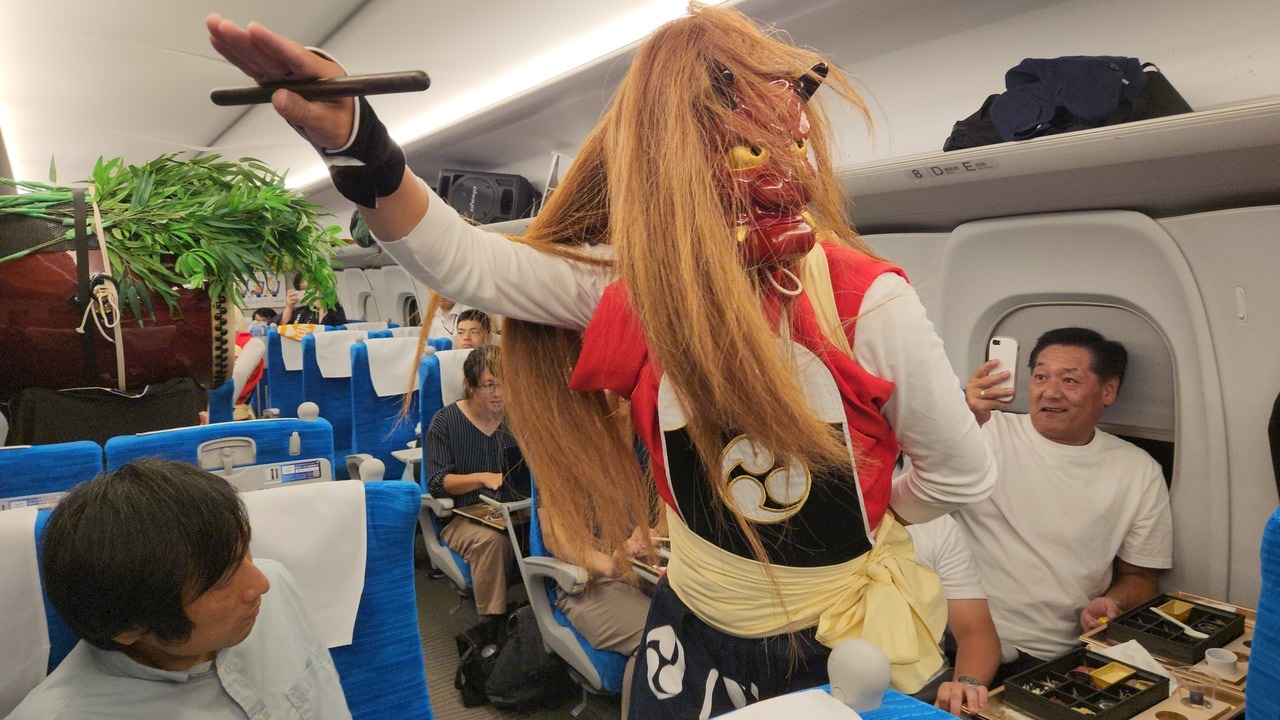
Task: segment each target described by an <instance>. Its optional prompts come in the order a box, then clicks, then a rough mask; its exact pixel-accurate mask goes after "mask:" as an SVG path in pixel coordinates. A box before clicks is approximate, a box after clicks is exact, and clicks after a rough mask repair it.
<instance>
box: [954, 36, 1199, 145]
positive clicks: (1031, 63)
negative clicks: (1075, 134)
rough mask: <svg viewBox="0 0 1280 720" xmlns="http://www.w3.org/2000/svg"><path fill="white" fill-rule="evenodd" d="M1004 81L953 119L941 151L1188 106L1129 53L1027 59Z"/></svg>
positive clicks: (1161, 114) (1146, 117)
mask: <svg viewBox="0 0 1280 720" xmlns="http://www.w3.org/2000/svg"><path fill="white" fill-rule="evenodd" d="M1005 87H1006V88H1007V90H1006V91H1005V92H1004V93H1001V94H999V95H991V96H990V97H988V98H987V99H986V100H985V101H984V102H983V103H982V107H981V108H979V109H978V111H977V112H975V113H974V114H973V115H970V116H969V117H967V118H965V119H964V120H960V121H958V122H956V124H955V126H954V127H952V129H951V135H950V137H948V138H947V140H946V142H945V143H943V146H942V149H943V150H944V151H950V150H961V149H964V148H971V147H979V146H982V145H991V144H994V143H999V142H1008V141H1011V140H1026V139H1029V138H1033V137H1041V136H1043V135H1053V134H1056V133H1063V132H1070V131H1072V130H1085V129H1088V128H1096V127H1103V126H1108V125H1118V124H1120V123H1126V122H1134V121H1137V120H1149V119H1151V118H1157V117H1164V116H1166V115H1179V114H1181V113H1187V112H1191V106H1190V105H1188V104H1187V101H1186V100H1184V99H1183V98H1182V95H1180V94H1178V91H1177V90H1175V89H1174V87H1173V85H1172V84H1171V83H1170V82H1169V80H1168V79H1167V78H1165V76H1164V74H1163V73H1161V72H1160V69H1159V68H1157V67H1156V66H1155V65H1154V64H1153V63H1143V62H1140V61H1139V60H1138V59H1136V58H1126V57H1085V56H1075V57H1061V58H1055V59H1052V60H1042V59H1035V58H1027V59H1025V60H1023V61H1022V62H1021V63H1019V64H1018V65H1017V66H1016V67H1014V68H1011V69H1010V70H1009V72H1007V73H1006V74H1005Z"/></svg>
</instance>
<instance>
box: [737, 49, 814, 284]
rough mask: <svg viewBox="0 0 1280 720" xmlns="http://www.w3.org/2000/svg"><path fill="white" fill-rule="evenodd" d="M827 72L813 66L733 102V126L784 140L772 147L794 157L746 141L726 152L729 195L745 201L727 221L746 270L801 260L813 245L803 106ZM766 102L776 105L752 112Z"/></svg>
mask: <svg viewBox="0 0 1280 720" xmlns="http://www.w3.org/2000/svg"><path fill="white" fill-rule="evenodd" d="M826 72H827V67H826V65H818V66H815V67H814V68H813V70H812V73H811V75H806V76H805V77H804V78H803V79H802V80H800V81H797V82H793V81H791V80H786V79H781V78H780V79H777V80H774V81H773V82H771V83H769V86H768V88H767V89H766V92H764V93H761V94H758V95H752V96H750V97H745V96H733V97H732V103H733V119H732V120H731V122H732V123H733V124H734V125H738V124H739V122H740V123H741V125H742V126H743V127H755V128H760V129H763V130H764V131H765V132H767V133H769V134H770V135H774V136H776V137H779V138H782V139H783V141H782V142H781V143H776V144H775V147H782V148H786V149H788V150H790V151H791V152H794V153H795V157H791V158H785V159H780V158H777V157H774V156H773V153H772V152H771V151H770V150H769V149H766V148H762V147H760V146H758V145H756V144H753V143H751V142H749V141H745V140H744V141H741V142H737V143H735V144H732V145H731V146H730V147H729V150H728V167H729V173H728V179H729V182H730V183H733V184H734V190H733V194H734V195H735V196H736V197H739V198H744V199H745V202H740V203H739V204H738V207H737V208H735V210H734V211H733V218H732V220H733V225H734V232H735V233H736V236H737V239H738V241H739V243H740V246H741V252H742V259H743V262H744V263H745V264H746V265H747V266H749V267H750V266H755V267H760V266H773V265H777V264H780V263H783V262H786V261H788V260H794V259H798V258H801V257H804V255H805V254H807V253H808V252H809V251H810V250H811V249H813V246H814V243H815V242H816V233H815V232H814V228H813V224H812V222H811V218H810V217H809V214H808V212H806V209H807V208H808V206H809V185H810V182H809V181H810V180H811V178H812V176H813V175H814V172H815V171H814V168H813V165H812V163H811V162H810V161H809V143H808V137H809V118H808V115H806V113H805V104H806V101H807V100H808V99H809V97H810V96H811V95H812V94H813V92H814V91H815V90H817V87H818V83H820V82H821V77H823V76H825V75H826ZM813 75H816V76H817V78H818V79H816V80H815V79H813V77H812V76H813ZM765 102H767V103H770V104H774V103H776V105H774V106H773V107H771V108H758V107H754V104H755V103H765ZM773 152H778V151H773Z"/></svg>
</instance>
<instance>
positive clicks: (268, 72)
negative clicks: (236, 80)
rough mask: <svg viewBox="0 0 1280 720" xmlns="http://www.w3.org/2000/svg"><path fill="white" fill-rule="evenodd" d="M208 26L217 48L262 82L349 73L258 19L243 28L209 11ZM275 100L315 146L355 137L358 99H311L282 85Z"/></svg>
mask: <svg viewBox="0 0 1280 720" xmlns="http://www.w3.org/2000/svg"><path fill="white" fill-rule="evenodd" d="M205 27H206V28H208V30H209V42H210V44H212V45H213V49H214V50H217V51H218V53H219V54H220V55H222V56H223V57H224V58H226V59H227V61H228V62H230V63H231V64H232V65H235V66H236V67H238V68H240V70H241V71H243V72H244V74H245V75H248V76H249V77H250V78H252V79H253V80H254V82H257V83H258V84H259V85H262V84H267V83H272V82H278V81H281V80H305V79H317V78H321V79H322V78H331V77H342V76H345V75H346V74H347V73H346V71H345V70H343V69H342V66H341V65H339V64H338V63H336V62H334V61H333V60H331V59H329V58H327V57H325V56H323V55H321V54H319V53H316V52H314V51H312V50H308V49H307V48H305V47H303V46H302V44H301V43H298V42H296V41H294V40H291V39H289V38H286V37H284V36H283V35H280V34H279V33H276V32H274V31H272V30H269V29H267V28H266V27H264V26H263V25H260V24H258V23H256V22H251V23H249V24H248V25H247V26H246V27H243V28H242V27H240V26H239V25H237V24H236V23H234V22H232V21H231V20H227V19H225V18H223V17H222V16H220V15H217V14H211V15H209V16H208V17H206V18H205ZM271 105H272V107H274V108H275V110H276V112H277V113H279V114H280V116H281V117H283V118H284V119H285V120H286V121H287V122H288V123H289V124H290V125H292V126H293V127H294V129H296V130H297V131H298V132H299V133H301V134H302V135H303V137H305V138H306V139H307V140H308V141H309V142H311V144H312V145H315V146H316V147H317V148H321V149H324V150H335V149H338V148H342V147H344V146H345V145H347V144H348V142H349V141H350V140H351V134H352V132H351V131H352V124H353V123H354V118H355V110H356V107H357V103H356V101H355V100H352V99H350V98H342V99H338V100H315V101H312V100H306V99H305V98H303V97H302V96H301V95H298V94H297V93H294V92H290V91H288V90H284V89H280V90H276V91H275V93H274V94H273V95H272V96H271Z"/></svg>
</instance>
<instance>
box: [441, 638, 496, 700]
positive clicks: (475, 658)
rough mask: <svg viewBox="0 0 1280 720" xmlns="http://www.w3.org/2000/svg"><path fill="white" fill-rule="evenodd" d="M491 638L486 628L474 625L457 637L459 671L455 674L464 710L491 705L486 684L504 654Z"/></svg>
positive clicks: (454, 679)
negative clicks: (486, 693) (501, 654)
mask: <svg viewBox="0 0 1280 720" xmlns="http://www.w3.org/2000/svg"><path fill="white" fill-rule="evenodd" d="M491 635H492V633H491V632H485V628H484V627H483V626H481V625H474V626H472V627H470V628H468V629H467V630H465V631H464V632H462V633H460V634H459V635H457V636H455V637H454V642H455V643H457V645H458V669H457V670H456V671H455V672H454V674H453V686H454V687H455V688H457V689H458V691H459V692H461V693H462V705H463V707H476V706H477V705H484V704H485V703H487V702H489V700H488V698H486V697H485V692H484V687H485V682H486V681H488V679H489V676H490V675H491V674H492V673H493V667H494V665H495V664H496V663H497V662H498V654H499V653H500V652H501V648H500V647H499V646H498V645H497V643H495V642H494V640H495V638H493V637H491Z"/></svg>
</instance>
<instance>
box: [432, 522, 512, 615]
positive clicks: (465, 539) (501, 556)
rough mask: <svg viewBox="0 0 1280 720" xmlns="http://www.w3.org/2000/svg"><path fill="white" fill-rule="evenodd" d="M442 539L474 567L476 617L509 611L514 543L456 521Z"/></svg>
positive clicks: (475, 525)
mask: <svg viewBox="0 0 1280 720" xmlns="http://www.w3.org/2000/svg"><path fill="white" fill-rule="evenodd" d="M440 537H441V539H443V540H444V542H445V544H446V545H448V546H449V547H450V548H452V549H453V550H454V552H456V553H458V554H459V555H461V556H462V557H463V559H465V560H466V561H467V564H468V565H470V566H471V586H472V589H473V590H474V592H475V598H476V614H477V615H501V614H503V613H505V612H506V611H507V568H508V567H510V565H511V560H512V558H513V557H514V555H513V553H512V550H511V540H510V539H509V538H507V536H506V535H505V534H504V533H501V532H498V531H497V530H494V529H493V528H491V527H489V526H487V525H481V524H480V523H478V522H472V521H470V520H468V519H466V518H462V517H455V518H454V519H453V520H452V521H451V522H450V523H449V524H448V525H445V526H444V530H441V531H440Z"/></svg>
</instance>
